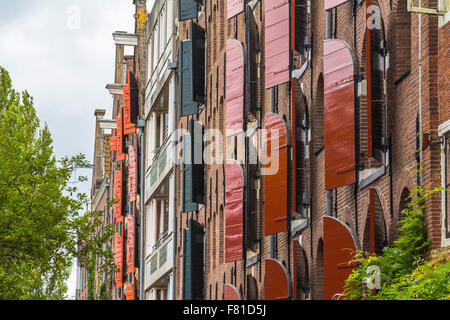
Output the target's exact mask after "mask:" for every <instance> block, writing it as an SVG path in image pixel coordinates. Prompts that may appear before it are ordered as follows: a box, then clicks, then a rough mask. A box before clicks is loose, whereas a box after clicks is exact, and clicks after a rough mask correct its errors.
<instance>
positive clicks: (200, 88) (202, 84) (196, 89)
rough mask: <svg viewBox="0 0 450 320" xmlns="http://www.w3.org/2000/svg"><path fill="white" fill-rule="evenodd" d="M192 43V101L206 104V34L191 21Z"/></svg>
mask: <svg viewBox="0 0 450 320" xmlns="http://www.w3.org/2000/svg"><path fill="white" fill-rule="evenodd" d="M190 31H191V41H192V99H193V100H194V101H195V102H198V103H203V104H205V103H206V52H205V48H206V33H205V30H204V29H203V28H202V27H200V26H199V25H198V24H196V23H194V22H193V21H191V26H190Z"/></svg>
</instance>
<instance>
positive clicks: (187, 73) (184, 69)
mask: <svg viewBox="0 0 450 320" xmlns="http://www.w3.org/2000/svg"><path fill="white" fill-rule="evenodd" d="M180 51H181V83H180V84H181V88H180V90H181V103H180V106H181V110H180V116H182V117H184V116H189V115H193V114H197V113H198V103H197V102H195V101H194V97H193V92H194V89H193V83H192V79H193V74H192V72H193V64H192V62H193V58H192V54H193V44H192V40H185V41H182V42H180Z"/></svg>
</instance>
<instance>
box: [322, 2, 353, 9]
mask: <svg viewBox="0 0 450 320" xmlns="http://www.w3.org/2000/svg"><path fill="white" fill-rule="evenodd" d="M347 1H349V0H325V4H324V9H325V11H326V10H330V9H332V8H334V7H337V6H338V5H340V4H343V3H344V2H347Z"/></svg>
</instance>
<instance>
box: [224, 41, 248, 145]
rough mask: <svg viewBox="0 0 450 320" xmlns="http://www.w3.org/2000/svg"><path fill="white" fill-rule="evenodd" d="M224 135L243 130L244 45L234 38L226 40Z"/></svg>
mask: <svg viewBox="0 0 450 320" xmlns="http://www.w3.org/2000/svg"><path fill="white" fill-rule="evenodd" d="M226 59H227V60H226V135H227V137H229V136H232V135H235V134H238V133H240V132H242V131H243V130H244V85H245V84H244V82H245V67H244V61H245V60H244V47H243V46H242V43H240V42H239V41H237V40H235V39H230V40H227V53H226Z"/></svg>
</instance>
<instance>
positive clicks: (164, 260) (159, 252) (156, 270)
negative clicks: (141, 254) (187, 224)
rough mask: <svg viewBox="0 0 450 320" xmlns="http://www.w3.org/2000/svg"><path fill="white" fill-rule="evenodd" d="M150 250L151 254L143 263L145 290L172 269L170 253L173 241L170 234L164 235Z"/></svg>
mask: <svg viewBox="0 0 450 320" xmlns="http://www.w3.org/2000/svg"><path fill="white" fill-rule="evenodd" d="M157 244H158V245H155V246H154V247H153V248H152V249H153V252H152V254H151V255H150V256H149V257H148V258H147V259H146V263H145V289H146V290H147V289H148V288H149V287H151V286H152V285H154V284H155V283H156V282H158V281H159V280H160V279H161V278H162V277H163V276H164V275H166V274H167V273H168V272H170V270H172V267H173V260H172V253H173V241H172V233H171V234H166V235H165V236H164V237H162V238H161V239H160V241H158V243H157Z"/></svg>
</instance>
